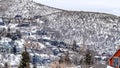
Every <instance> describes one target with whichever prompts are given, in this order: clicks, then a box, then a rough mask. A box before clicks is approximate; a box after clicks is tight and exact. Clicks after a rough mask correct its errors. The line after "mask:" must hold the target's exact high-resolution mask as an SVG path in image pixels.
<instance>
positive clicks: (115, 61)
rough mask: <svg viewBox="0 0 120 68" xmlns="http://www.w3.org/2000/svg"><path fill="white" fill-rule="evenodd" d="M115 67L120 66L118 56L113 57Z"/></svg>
mask: <svg viewBox="0 0 120 68" xmlns="http://www.w3.org/2000/svg"><path fill="white" fill-rule="evenodd" d="M113 63H114V67H116V66H118V57H115V58H114V59H113Z"/></svg>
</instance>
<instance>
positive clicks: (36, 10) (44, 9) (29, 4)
mask: <svg viewBox="0 0 120 68" xmlns="http://www.w3.org/2000/svg"><path fill="white" fill-rule="evenodd" d="M13 2H14V1H11V3H13ZM15 2H16V3H15V4H13V5H12V6H10V7H9V8H8V9H7V11H6V12H5V15H7V16H9V17H13V16H15V15H22V16H23V17H28V16H35V15H41V16H42V15H47V14H51V13H54V12H61V11H62V10H60V9H55V8H52V7H48V6H45V5H42V4H38V3H35V2H33V1H30V0H18V1H17V0H15Z"/></svg>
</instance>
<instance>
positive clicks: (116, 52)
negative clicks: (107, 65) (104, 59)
mask: <svg viewBox="0 0 120 68" xmlns="http://www.w3.org/2000/svg"><path fill="white" fill-rule="evenodd" d="M119 51H120V49H118V50H117V51H116V52H115V53H114V54H113V55H112V57H110V60H111V59H112V58H113V56H115V55H116V54H117V53H118V52H119Z"/></svg>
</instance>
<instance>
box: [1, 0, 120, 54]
mask: <svg viewBox="0 0 120 68" xmlns="http://www.w3.org/2000/svg"><path fill="white" fill-rule="evenodd" d="M6 1H7V0H6ZM14 1H15V2H14ZM3 2H5V1H4V0H3ZM9 3H10V4H11V3H13V4H11V6H10V7H8V8H7V10H6V11H5V14H4V15H6V16H8V17H14V16H15V15H22V17H28V16H35V15H39V16H42V17H41V18H40V20H42V22H44V23H40V27H39V28H40V30H43V31H44V32H46V33H47V34H49V36H51V39H53V40H60V41H64V42H66V43H69V44H71V43H72V42H73V40H76V41H77V43H79V44H80V45H84V46H85V45H87V46H90V48H91V49H94V50H96V51H97V52H102V53H104V52H106V53H113V52H114V51H115V47H116V46H118V45H120V23H119V22H120V18H119V17H118V16H115V15H112V14H106V13H97V12H83V11H67V10H60V9H56V8H52V7H49V6H45V5H42V4H38V3H35V2H32V1H29V0H11V2H9ZM84 46H83V47H84Z"/></svg>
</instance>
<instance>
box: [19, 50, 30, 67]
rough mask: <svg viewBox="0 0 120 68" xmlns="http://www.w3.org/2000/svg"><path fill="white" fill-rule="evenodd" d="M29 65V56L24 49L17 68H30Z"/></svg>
mask: <svg viewBox="0 0 120 68" xmlns="http://www.w3.org/2000/svg"><path fill="white" fill-rule="evenodd" d="M29 63H30V56H29V53H28V52H27V51H26V48H25V51H24V52H23V53H22V59H21V62H20V66H19V68H30V65H29Z"/></svg>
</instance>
